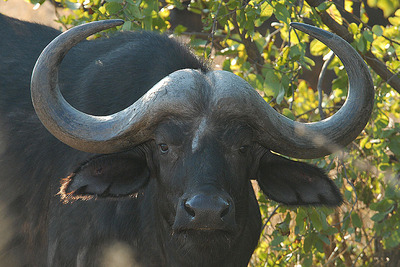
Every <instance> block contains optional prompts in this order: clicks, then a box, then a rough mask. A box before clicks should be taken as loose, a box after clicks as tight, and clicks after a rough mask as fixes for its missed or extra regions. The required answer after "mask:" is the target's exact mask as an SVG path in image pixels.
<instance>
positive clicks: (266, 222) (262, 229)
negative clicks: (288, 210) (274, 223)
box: [261, 204, 281, 233]
mask: <svg viewBox="0 0 400 267" xmlns="http://www.w3.org/2000/svg"><path fill="white" fill-rule="evenodd" d="M280 206H281V204H278V206H276V207H275V209H274V210H273V211H272V213H271V214H270V215H269V217H268V219H267V220H266V221H265V223H264V224H263V226H262V227H261V233H262V232H263V231H264V229H265V226H267V224H268V223H269V221H270V220H271V218H272V216H274V214H275V213H276V211H277V210H278V208H279V207H280Z"/></svg>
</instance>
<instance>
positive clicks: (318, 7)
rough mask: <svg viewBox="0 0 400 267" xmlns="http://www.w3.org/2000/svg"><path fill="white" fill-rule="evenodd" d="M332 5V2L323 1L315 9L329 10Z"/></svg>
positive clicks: (320, 10)
mask: <svg viewBox="0 0 400 267" xmlns="http://www.w3.org/2000/svg"><path fill="white" fill-rule="evenodd" d="M331 5H332V3H331V2H323V3H322V4H320V5H319V6H317V7H316V8H315V9H316V10H317V11H319V12H322V11H325V10H327V9H328V8H329V7H330V6H331Z"/></svg>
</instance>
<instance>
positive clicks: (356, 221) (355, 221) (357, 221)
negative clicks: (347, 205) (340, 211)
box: [351, 212, 363, 228]
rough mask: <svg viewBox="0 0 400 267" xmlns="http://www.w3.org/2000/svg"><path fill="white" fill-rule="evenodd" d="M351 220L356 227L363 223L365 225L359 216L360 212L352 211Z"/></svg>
mask: <svg viewBox="0 0 400 267" xmlns="http://www.w3.org/2000/svg"><path fill="white" fill-rule="evenodd" d="M351 222H352V224H353V226H354V227H358V228H361V227H362V225H363V224H362V221H361V219H360V216H358V214H357V213H356V212H352V213H351Z"/></svg>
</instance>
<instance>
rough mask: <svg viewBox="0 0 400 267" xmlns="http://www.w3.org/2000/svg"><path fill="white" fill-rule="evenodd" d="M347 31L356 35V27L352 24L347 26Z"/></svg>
mask: <svg viewBox="0 0 400 267" xmlns="http://www.w3.org/2000/svg"><path fill="white" fill-rule="evenodd" d="M348 29H349V31H350V32H351V33H352V34H353V35H355V34H357V33H358V26H357V24H355V23H354V22H353V23H351V24H350V25H349V28H348Z"/></svg>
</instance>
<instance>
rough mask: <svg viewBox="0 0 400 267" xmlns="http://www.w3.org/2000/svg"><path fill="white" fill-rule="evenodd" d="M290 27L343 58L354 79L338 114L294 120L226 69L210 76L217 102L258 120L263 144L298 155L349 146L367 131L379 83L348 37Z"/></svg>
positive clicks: (310, 155)
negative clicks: (216, 89)
mask: <svg viewBox="0 0 400 267" xmlns="http://www.w3.org/2000/svg"><path fill="white" fill-rule="evenodd" d="M291 25H292V27H294V28H296V29H299V30H301V31H304V32H305V33H307V34H309V35H311V36H313V37H315V38H317V39H319V40H320V41H321V42H323V43H324V44H326V45H327V46H328V47H329V48H330V49H332V51H333V52H334V53H335V54H336V55H337V56H338V57H339V58H340V59H341V61H342V63H343V65H344V67H345V69H346V71H347V74H348V77H349V90H348V92H349V93H348V97H347V99H346V101H345V103H344V105H343V106H342V107H341V108H340V109H339V111H338V112H336V113H335V114H334V115H333V116H331V117H329V118H327V119H324V120H322V121H319V122H314V123H300V122H295V121H292V120H290V119H288V118H286V117H285V116H283V115H281V114H279V113H278V112H277V111H275V110H274V109H273V108H272V107H271V106H270V105H268V103H266V102H265V101H264V99H263V98H262V97H260V96H259V95H258V94H257V93H256V91H255V90H254V89H253V88H251V86H250V85H249V84H248V83H247V82H245V81H244V80H242V79H241V78H238V77H237V76H235V75H234V74H232V73H228V72H225V71H215V72H212V73H210V74H209V76H212V78H211V79H212V80H213V84H214V87H215V88H219V89H218V90H219V92H218V96H217V97H216V98H215V99H214V101H215V102H216V106H217V107H218V108H219V110H220V111H223V112H225V113H226V114H231V115H232V116H242V117H243V115H244V116H249V117H251V118H249V120H248V121H249V122H250V121H251V122H252V123H254V124H255V128H256V129H257V130H258V132H259V135H258V142H259V143H260V144H261V145H263V146H264V147H266V148H269V149H271V150H273V151H275V152H278V153H281V154H284V155H287V156H291V157H295V158H304V159H306V158H318V157H322V156H325V155H328V154H331V153H333V152H335V151H337V150H339V149H341V148H342V147H344V146H346V145H347V144H349V143H350V142H351V141H352V140H354V139H355V138H356V137H357V135H358V134H359V133H360V132H361V131H362V130H363V129H364V127H365V125H366V124H367V122H368V120H369V118H370V115H371V112H372V108H373V105H374V86H373V83H372V79H371V75H370V73H369V70H368V67H367V66H366V64H365V63H364V61H363V59H362V58H361V56H360V55H359V54H358V53H357V52H356V51H355V50H354V49H353V47H352V46H351V45H350V44H349V43H347V42H346V41H345V40H343V39H342V38H340V37H339V36H337V35H334V34H332V33H330V32H327V31H324V30H322V29H319V28H316V27H313V26H310V25H306V24H302V23H292V24H291ZM233 98H236V99H239V100H240V101H239V102H238V101H237V100H236V101H234V100H232V99H233ZM249 114H251V115H249Z"/></svg>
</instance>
